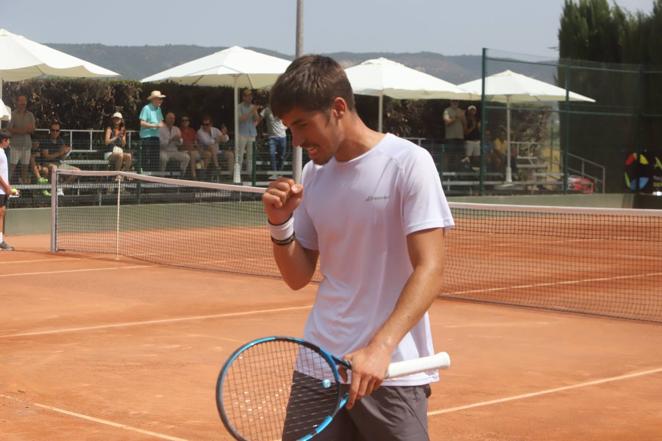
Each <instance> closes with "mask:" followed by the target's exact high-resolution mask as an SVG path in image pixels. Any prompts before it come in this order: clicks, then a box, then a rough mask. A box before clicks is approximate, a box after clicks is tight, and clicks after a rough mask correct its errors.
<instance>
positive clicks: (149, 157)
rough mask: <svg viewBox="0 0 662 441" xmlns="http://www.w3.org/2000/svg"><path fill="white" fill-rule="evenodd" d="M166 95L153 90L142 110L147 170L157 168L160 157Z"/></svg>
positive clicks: (143, 165) (142, 133)
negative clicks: (163, 107) (160, 139)
mask: <svg viewBox="0 0 662 441" xmlns="http://www.w3.org/2000/svg"><path fill="white" fill-rule="evenodd" d="M165 97H166V96H165V95H163V94H162V93H161V92H159V91H158V90H152V93H150V94H149V96H148V97H147V101H149V103H148V104H146V105H145V107H143V108H142V110H141V111H140V117H139V118H140V142H141V144H142V164H141V166H142V167H143V168H144V169H145V170H150V171H153V170H156V164H157V161H158V159H159V150H160V141H159V129H160V128H161V127H162V126H163V113H162V112H161V104H163V99H164V98H165Z"/></svg>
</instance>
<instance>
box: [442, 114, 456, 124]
mask: <svg viewBox="0 0 662 441" xmlns="http://www.w3.org/2000/svg"><path fill="white" fill-rule="evenodd" d="M454 122H455V118H453V117H452V116H450V114H449V113H448V112H447V111H444V124H445V125H447V126H448V125H451V124H453V123H454Z"/></svg>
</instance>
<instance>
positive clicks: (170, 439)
mask: <svg viewBox="0 0 662 441" xmlns="http://www.w3.org/2000/svg"><path fill="white" fill-rule="evenodd" d="M0 397H3V398H7V399H9V400H13V401H16V402H19V403H24V404H25V403H26V402H25V401H22V400H19V399H17V398H14V397H12V396H10V395H4V394H0ZM27 404H30V405H32V406H35V407H39V408H40V409H45V410H50V411H51V412H57V413H61V414H63V415H68V416H72V417H74V418H79V419H81V420H86V421H91V422H93V423H99V424H104V425H106V426H111V427H116V428H118V429H124V430H128V431H130V432H136V433H140V434H142V435H149V436H152V437H154V438H158V439H164V440H167V441H188V440H186V439H184V438H178V437H176V436H170V435H165V434H163V433H158V432H152V431H149V430H144V429H139V428H137V427H133V426H128V425H126V424H120V423H116V422H114V421H109V420H104V419H101V418H95V417H92V416H89V415H84V414H82V413H78V412H72V411H70V410H66V409H60V408H59V407H53V406H48V405H46V404H40V403H27Z"/></svg>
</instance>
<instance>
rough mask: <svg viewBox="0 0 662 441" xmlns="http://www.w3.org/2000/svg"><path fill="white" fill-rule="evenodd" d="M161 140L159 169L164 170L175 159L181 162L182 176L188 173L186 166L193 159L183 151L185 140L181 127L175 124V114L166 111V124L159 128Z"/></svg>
mask: <svg viewBox="0 0 662 441" xmlns="http://www.w3.org/2000/svg"><path fill="white" fill-rule="evenodd" d="M159 142H160V146H161V149H160V151H159V170H160V171H162V172H164V171H165V169H166V166H167V165H168V161H170V160H172V159H174V160H175V161H177V162H178V163H179V170H180V171H181V172H182V175H181V176H182V178H183V177H184V175H185V174H186V167H188V163H189V161H190V160H191V157H190V156H189V155H188V153H186V152H183V151H181V150H180V149H181V148H182V144H183V143H184V140H183V139H182V132H181V131H180V130H179V127H177V126H176V125H175V114H174V113H172V112H168V113H166V116H165V125H163V126H162V127H161V128H160V129H159Z"/></svg>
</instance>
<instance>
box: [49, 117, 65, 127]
mask: <svg viewBox="0 0 662 441" xmlns="http://www.w3.org/2000/svg"><path fill="white" fill-rule="evenodd" d="M53 126H60V127H62V124H60V121H58V120H56V119H54V120H53V121H51V123H50V124H49V125H48V128H49V129H50V128H51V127H53Z"/></svg>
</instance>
